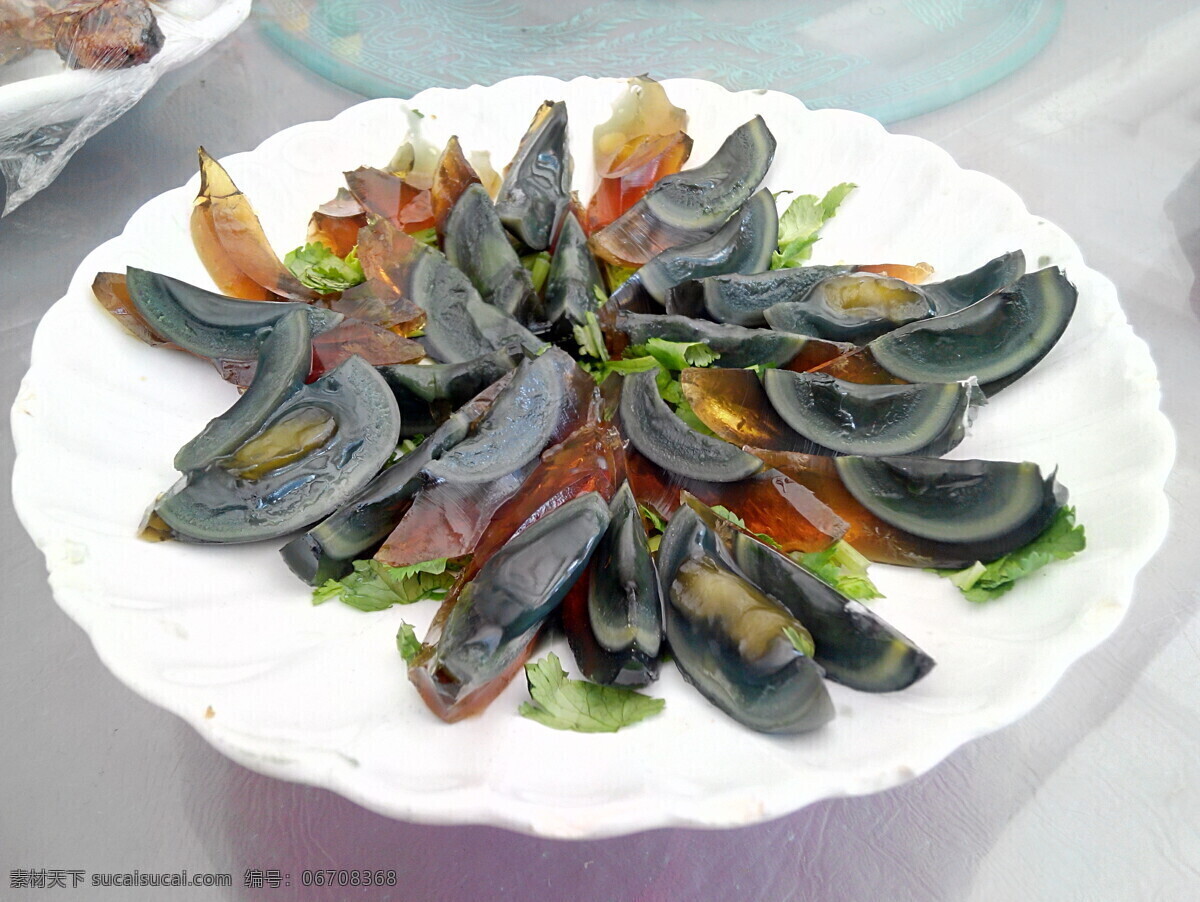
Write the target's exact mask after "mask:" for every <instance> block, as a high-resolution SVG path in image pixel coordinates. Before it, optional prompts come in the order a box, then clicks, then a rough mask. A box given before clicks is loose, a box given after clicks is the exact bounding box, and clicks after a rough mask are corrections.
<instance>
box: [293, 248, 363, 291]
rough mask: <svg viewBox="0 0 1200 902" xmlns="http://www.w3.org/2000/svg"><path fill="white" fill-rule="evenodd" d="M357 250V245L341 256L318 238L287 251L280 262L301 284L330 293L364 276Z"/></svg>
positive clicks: (357, 282) (361, 279) (356, 282)
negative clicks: (343, 257)
mask: <svg viewBox="0 0 1200 902" xmlns="http://www.w3.org/2000/svg"><path fill="white" fill-rule="evenodd" d="M357 250H358V248H357V247H355V248H351V250H350V253H349V254H347V255H346V259H345V260H343V259H342V258H341V257H339V256H338V255H337V254H335V253H334V252H333V251H331V250H330V249H329V248H327V247H326V246H325V245H323V244H321V243H320V242H319V241H314V242H311V243H309V244H306V245H304V246H303V247H298V248H296V249H295V250H293V251H288V253H287V255H286V256H285V257H284V258H283V265H284V266H286V267H287V268H288V270H289V271H290V272H291V274H292V275H294V276H295V277H296V278H297V279H299V280H300V283H301V284H302V285H305V286H307V287H308V288H311V289H313V291H319V292H321V293H322V294H332V293H333V292H335V291H345V290H346V289H347V288H352V287H353V286H355V285H357V284H359V283H360V282H363V281H365V280H366V276H365V275H364V274H363V268H362V264H360V263H359V262H358V254H357Z"/></svg>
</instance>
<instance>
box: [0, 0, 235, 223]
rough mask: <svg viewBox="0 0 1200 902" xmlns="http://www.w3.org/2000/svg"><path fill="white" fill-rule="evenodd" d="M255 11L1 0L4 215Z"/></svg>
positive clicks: (208, 2)
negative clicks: (160, 82) (173, 73)
mask: <svg viewBox="0 0 1200 902" xmlns="http://www.w3.org/2000/svg"><path fill="white" fill-rule="evenodd" d="M249 12H250V0H225V2H222V0H166V2H160V3H145V2H144V0H0V181H2V182H3V183H4V185H3V186H2V187H0V213H2V214H7V213H10V212H12V211H13V210H15V209H16V208H17V207H18V206H20V205H21V204H22V203H24V202H25V201H26V200H28V199H29V198H30V197H32V196H33V195H34V194H36V193H37V192H38V191H40V190H42V189H43V188H45V187H46V186H47V185H48V184H50V182H52V181H53V180H54V178H55V177H56V176H57V175H58V173H59V172H60V171H62V168H63V166H65V165H66V163H67V161H68V160H69V159H70V158H71V155H72V154H74V153H75V151H76V150H77V149H78V148H79V147H80V146H81V145H82V144H83V142H84V141H86V140H87V139H88V138H90V137H91V136H92V135H94V134H96V132H98V131H100V129H102V128H104V127H105V126H106V125H108V124H109V123H110V122H113V121H114V120H115V119H116V118H117V117H118V116H120V115H121V114H122V113H124V112H125V111H126V110H128V109H129V108H130V107H132V106H133V105H134V104H135V103H137V102H138V100H140V99H141V98H142V97H143V96H144V95H145V94H146V92H147V91H149V90H150V88H151V87H152V86H153V85H154V83H155V82H156V81H158V79H159V77H160V76H161V75H162V74H163V73H164V72H166V71H168V70H170V69H173V68H175V67H177V66H180V65H182V64H184V63H186V62H189V61H190V60H192V59H194V58H195V57H197V56H199V55H200V54H201V53H203V52H204V51H205V50H207V49H208V48H209V47H211V46H212V45H213V44H215V43H216V42H217V41H219V40H221V39H222V38H224V37H225V36H226V35H228V34H229V33H230V32H232V31H233V30H234V29H235V28H236V27H237V26H238V25H239V24H241V23H242V21H244V20H245V18H246V16H247V15H248V14H249ZM5 195H7V196H5Z"/></svg>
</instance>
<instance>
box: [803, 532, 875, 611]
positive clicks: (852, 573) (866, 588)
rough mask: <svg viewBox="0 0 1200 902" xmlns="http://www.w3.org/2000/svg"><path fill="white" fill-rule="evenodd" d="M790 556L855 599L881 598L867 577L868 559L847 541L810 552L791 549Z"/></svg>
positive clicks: (823, 580) (819, 577) (820, 578)
mask: <svg viewBox="0 0 1200 902" xmlns="http://www.w3.org/2000/svg"><path fill="white" fill-rule="evenodd" d="M789 557H791V559H792V560H794V561H795V562H796V563H797V564H799V565H800V566H801V567H803V568H804V569H805V570H808V571H809V572H810V573H812V575H813V576H815V577H816V578H817V579H819V580H821V582H823V583H827V584H828V585H830V586H833V588H835V589H837V590H838V591H839V592H841V593H842V594H843V595H845V596H846V597H847V598H853V599H856V600H858V601H866V600H868V599H871V598H883V593H881V592H880V591H879V589H877V588H876V587H875V584H874V583H873V582H871V578H870V577H869V576H867V565H868V564H869V563H870V561H868V560H867V559H866V558H865V557H863V555H862V554H860V553H859V552H858V550H857V549H855V547H854V546H853V545H851V544H850V543H849V542H834V543H833V544H832V545H830V546H829V547H828V548H826V549H825V550H824V551H814V552H811V553H809V554H803V553H801V552H799V551H793V552H792V553H791V555H789Z"/></svg>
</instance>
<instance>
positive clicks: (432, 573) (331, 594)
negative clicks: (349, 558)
mask: <svg viewBox="0 0 1200 902" xmlns="http://www.w3.org/2000/svg"><path fill="white" fill-rule="evenodd" d="M457 576H458V568H457V567H455V566H454V565H452V564H450V562H449V561H447V560H446V558H439V559H438V560H435V561H422V562H421V563H418V564H410V565H409V566H406V567H389V566H388V565H387V564H385V563H383V562H382V561H376V560H366V561H355V562H354V572H353V573H351V574H350V575H349V576H345V577H343V578H342V579H328V580H326V581H325V584H324V585H323V586H319V587H318V588H316V589H313V604H324V603H325V602H327V601H334V600H337V601H340V602H342V603H343V604H348V605H350V607H352V608H356V609H358V610H360V611H383V610H386V609H387V608H390V607H391V606H392V605H394V604H412V603H413V602H414V601H421V600H422V599H424V598H434V599H440V598H444V597H445V595H446V592H447V591H449V589H450V587H451V586H452V585H453V584H454V580H455V578H456V577H457Z"/></svg>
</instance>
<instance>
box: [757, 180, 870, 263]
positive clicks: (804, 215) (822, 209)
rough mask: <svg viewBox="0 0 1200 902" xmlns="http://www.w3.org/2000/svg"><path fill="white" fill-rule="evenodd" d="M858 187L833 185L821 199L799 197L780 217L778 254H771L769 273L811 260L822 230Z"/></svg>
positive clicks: (814, 196)
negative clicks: (814, 246) (813, 247)
mask: <svg viewBox="0 0 1200 902" xmlns="http://www.w3.org/2000/svg"><path fill="white" fill-rule="evenodd" d="M857 187H858V186H857V185H855V184H853V183H852V182H842V183H841V184H839V185H834V186H833V187H832V188H830V189H829V190H828V191H827V192H825V196H824V197H817V196H816V195H815V194H801V195H800V196H799V197H796V198H794V199H793V200H792V202H791V203H790V204H788V208H787V209H786V210H785V211H784V213H783V215H782V216H780V217H779V250H778V251H776V252H775V253H773V254H771V269H786V268H788V267H792V266H800V265H802V264H803V263H804V261H805V260H807V259H808V258H809V257H811V256H812V246H813V245H814V244H816V243H817V241H818V239H819V238H820V232H821V227H822V226H824V225H825V223H826V222H827V221H828V220H830V219H832V218H833V217H834V216H835V215H836V214H837V209H838V207H840V206H841V204H842V201H844V200H845V199H846V195H848V194H849V193H850V192H851V191H853V190H854V189H855V188H857Z"/></svg>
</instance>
